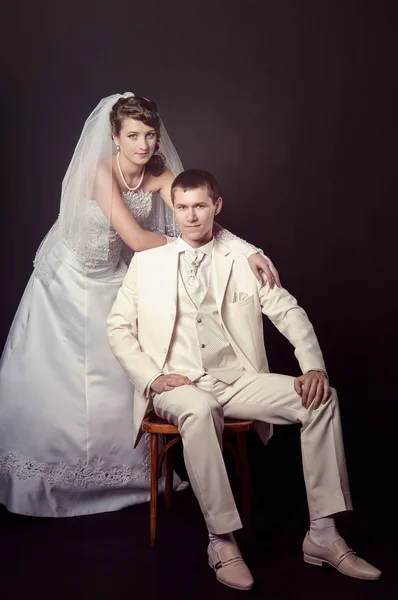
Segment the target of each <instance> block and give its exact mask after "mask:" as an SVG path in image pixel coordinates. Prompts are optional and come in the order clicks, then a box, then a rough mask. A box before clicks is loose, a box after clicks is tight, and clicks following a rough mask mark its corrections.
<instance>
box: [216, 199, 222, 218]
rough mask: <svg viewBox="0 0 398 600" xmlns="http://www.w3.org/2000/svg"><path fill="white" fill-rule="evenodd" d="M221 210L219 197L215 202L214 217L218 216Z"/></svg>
mask: <svg viewBox="0 0 398 600" xmlns="http://www.w3.org/2000/svg"><path fill="white" fill-rule="evenodd" d="M221 209H222V198H221V196H220V197H219V198H218V200H217V201H216V209H215V211H214V215H218V214H219V213H220V212H221Z"/></svg>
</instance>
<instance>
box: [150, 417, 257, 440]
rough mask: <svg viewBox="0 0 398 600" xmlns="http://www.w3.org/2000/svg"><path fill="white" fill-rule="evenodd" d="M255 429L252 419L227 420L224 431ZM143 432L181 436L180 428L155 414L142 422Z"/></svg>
mask: <svg viewBox="0 0 398 600" xmlns="http://www.w3.org/2000/svg"><path fill="white" fill-rule="evenodd" d="M252 429H254V421H252V420H250V419H225V420H224V431H232V432H236V433H237V432H244V431H251V430H252ZM142 430H143V431H144V432H145V433H163V434H166V435H167V434H172V435H179V431H178V428H177V427H176V425H173V424H172V423H168V422H167V421H165V420H164V419H162V418H161V417H158V415H156V414H155V413H154V412H151V413H150V414H149V415H148V416H146V417H145V418H144V420H143V422H142Z"/></svg>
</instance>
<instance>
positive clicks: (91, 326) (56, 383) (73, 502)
mask: <svg viewBox="0 0 398 600" xmlns="http://www.w3.org/2000/svg"><path fill="white" fill-rule="evenodd" d="M123 200H124V202H125V204H126V205H127V206H128V208H129V210H130V211H131V212H132V214H133V215H134V217H135V218H136V220H137V221H138V222H139V223H140V224H141V226H142V227H143V228H145V229H147V230H154V229H155V228H154V227H152V220H151V207H152V196H151V194H150V193H144V192H136V193H134V194H133V195H130V196H128V195H123ZM88 206H89V211H90V213H91V215H90V216H91V219H90V221H91V226H90V228H89V233H88V235H85V236H84V239H82V240H77V241H76V243H74V244H72V246H73V247H71V245H68V246H66V245H65V243H62V242H60V243H59V244H58V245H56V246H55V247H54V248H53V249H52V250H51V253H50V256H49V257H48V259H47V261H46V272H47V273H49V272H51V271H52V276H51V280H50V282H47V281H46V273H38V272H36V271H35V272H34V273H33V274H32V276H31V278H30V280H29V283H28V285H27V287H26V290H25V293H24V295H23V297H22V300H21V303H20V305H19V308H18V311H17V314H16V316H15V319H14V322H13V324H12V327H11V330H10V333H9V336H8V339H7V342H6V346H5V348H4V352H3V356H2V359H1V365H0V503H2V504H4V505H6V507H7V508H8V509H9V510H10V511H12V512H15V513H19V514H24V515H34V516H41V517H65V516H74V515H81V514H89V513H97V512H104V511H113V510H118V509H121V508H123V507H125V506H129V505H132V504H136V503H139V502H145V501H148V500H149V452H148V437H147V436H146V435H144V437H143V439H142V441H141V442H140V444H139V446H138V447H137V448H136V449H133V438H132V418H133V398H134V388H133V385H132V384H131V382H130V381H129V379H128V377H127V375H126V373H125V372H124V370H123V369H122V367H121V366H120V364H119V362H118V361H117V359H116V358H115V357H114V355H113V354H112V351H111V350H110V347H109V345H108V340H107V333H106V318H107V316H108V314H109V312H110V310H111V307H112V304H113V302H114V300H115V297H116V294H117V291H118V289H119V287H120V285H121V284H122V281H123V277H124V275H125V273H126V270H127V265H126V262H125V260H124V259H123V257H122V255H123V253H124V250H125V249H126V248H125V245H124V243H123V241H122V239H121V238H120V236H119V235H118V234H117V233H116V231H115V230H113V229H111V231H110V232H109V223H108V222H107V221H106V219H105V216H104V215H103V213H102V212H101V209H100V208H99V206H98V204H97V203H96V202H95V201H89V204H88ZM106 244H109V250H108V258H107V260H106V261H104V260H103V259H102V258H98V257H102V255H103V252H101V251H100V250H101V248H103V246H104V245H106ZM175 480H176V481H175V483H176V485H178V484H179V483H180V480H179V479H178V477H175Z"/></svg>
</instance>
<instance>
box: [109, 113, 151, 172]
mask: <svg viewBox="0 0 398 600" xmlns="http://www.w3.org/2000/svg"><path fill="white" fill-rule="evenodd" d="M113 139H114V141H115V144H116V145H117V146H120V154H121V155H122V156H124V158H126V159H127V160H128V161H130V162H132V163H133V164H136V165H145V164H146V163H147V162H148V160H149V159H150V158H151V156H153V154H154V152H155V149H156V142H157V136H156V131H155V130H154V129H153V127H148V125H145V124H144V123H142V121H136V120H135V119H131V118H126V119H124V120H123V122H122V127H121V130H120V134H119V135H118V136H115V135H114V136H113Z"/></svg>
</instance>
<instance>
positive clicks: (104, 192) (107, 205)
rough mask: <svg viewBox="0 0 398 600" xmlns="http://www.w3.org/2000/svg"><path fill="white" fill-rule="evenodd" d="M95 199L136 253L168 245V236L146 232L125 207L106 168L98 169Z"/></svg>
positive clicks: (117, 188)
mask: <svg viewBox="0 0 398 600" xmlns="http://www.w3.org/2000/svg"><path fill="white" fill-rule="evenodd" d="M93 197H94V198H95V200H96V201H97V203H98V205H99V206H100V208H101V210H102V212H103V213H104V215H105V217H106V218H107V219H108V220H109V221H110V223H111V225H112V227H113V228H114V229H115V230H116V231H117V232H118V234H119V235H120V237H121V238H122V240H123V241H124V242H125V243H126V244H127V245H128V246H129V247H130V248H131V249H132V250H134V251H135V252H141V251H142V250H149V249H150V248H156V247H157V246H164V245H165V244H166V243H167V238H166V236H164V235H161V234H159V233H154V232H152V231H145V229H143V228H142V227H141V226H140V225H139V224H138V223H137V221H136V220H135V218H134V217H133V215H132V214H131V213H130V211H129V210H128V208H127V207H126V206H125V204H124V202H123V200H122V198H121V195H120V190H119V187H118V185H117V183H116V181H115V180H114V178H113V176H112V174H111V173H110V172H109V169H108V168H107V167H105V166H103V167H102V168H99V169H98V172H97V175H96V179H95V186H94V192H93Z"/></svg>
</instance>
